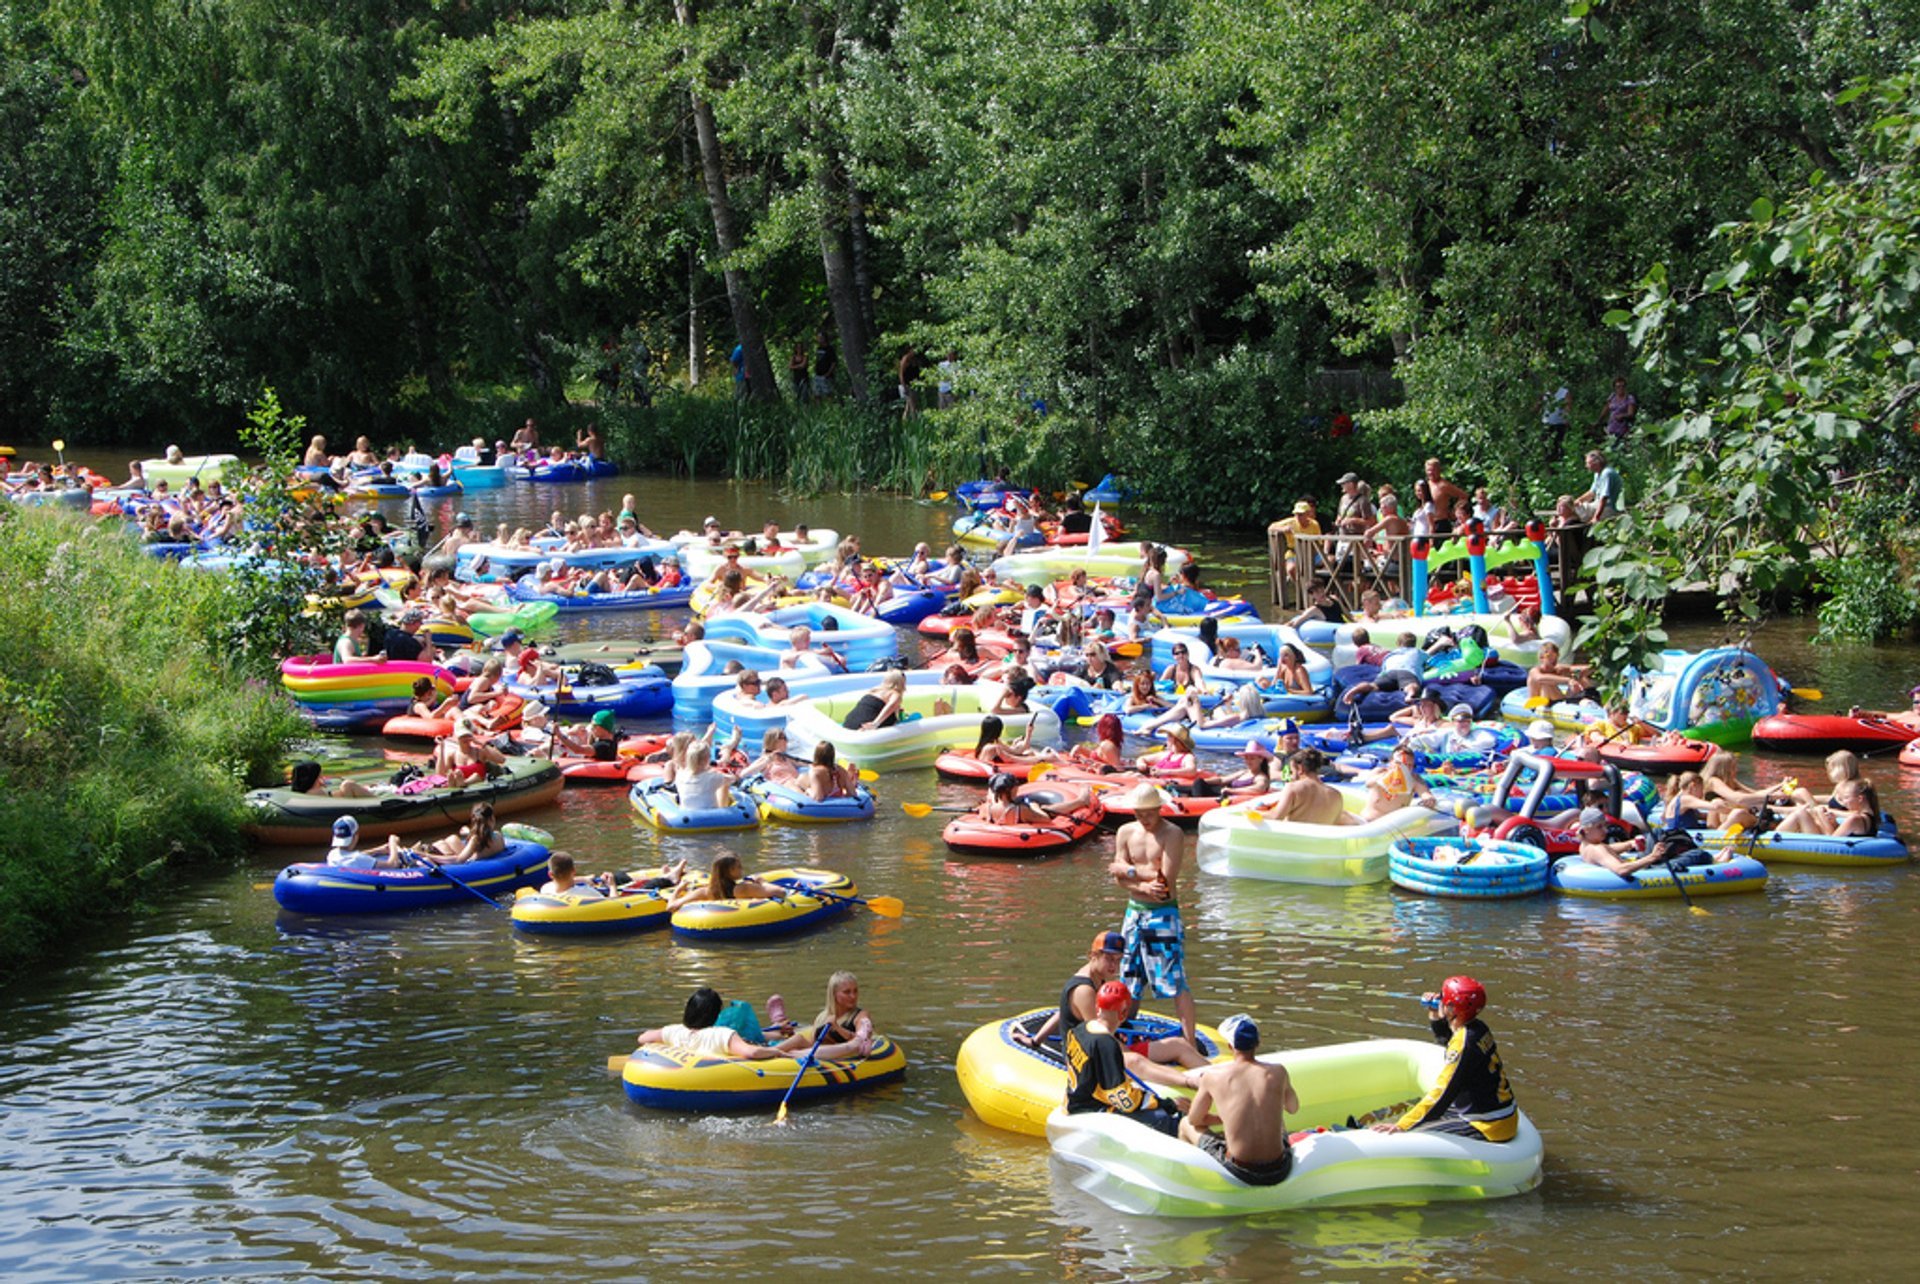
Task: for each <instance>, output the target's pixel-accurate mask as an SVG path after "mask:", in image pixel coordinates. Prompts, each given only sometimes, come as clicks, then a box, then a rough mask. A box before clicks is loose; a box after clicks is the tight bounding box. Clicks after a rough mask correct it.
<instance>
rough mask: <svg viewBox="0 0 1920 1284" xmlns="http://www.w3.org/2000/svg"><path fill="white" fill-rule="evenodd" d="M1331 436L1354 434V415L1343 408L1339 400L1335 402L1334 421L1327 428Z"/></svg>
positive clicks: (1349, 435)
mask: <svg viewBox="0 0 1920 1284" xmlns="http://www.w3.org/2000/svg"><path fill="white" fill-rule="evenodd" d="M1327 436H1329V437H1351V436H1353V416H1352V415H1350V414H1348V413H1347V412H1346V411H1345V410H1343V409H1341V407H1340V403H1339V402H1337V401H1336V402H1334V403H1333V422H1332V425H1331V426H1330V427H1329V428H1328V429H1327Z"/></svg>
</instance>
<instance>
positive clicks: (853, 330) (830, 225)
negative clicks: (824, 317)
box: [817, 148, 867, 402]
mask: <svg viewBox="0 0 1920 1284" xmlns="http://www.w3.org/2000/svg"><path fill="white" fill-rule="evenodd" d="M835 161H836V157H835V156H834V153H833V149H832V148H825V149H823V150H822V154H821V157H820V166H819V172H818V178H817V182H818V183H819V187H820V265H821V267H822V268H823V269H824V270H825V272H826V275H827V300H828V302H829V303H831V304H832V305H833V324H834V328H835V329H837V330H838V331H839V332H840V352H841V354H842V359H843V360H844V361H845V363H846V368H847V385H848V387H849V388H851V389H852V391H853V399H854V400H855V401H859V402H864V401H866V399H867V333H866V327H865V325H863V324H862V322H861V319H860V298H859V294H858V292H857V291H856V289H855V287H854V269H853V264H852V263H851V262H850V261H849V259H848V255H847V240H846V231H847V228H846V224H845V223H844V222H843V221H842V218H843V214H842V211H844V210H845V209H846V208H847V207H846V205H845V204H844V203H843V202H841V200H840V199H839V197H840V192H839V184H838V183H837V182H836V178H835V172H834V171H835Z"/></svg>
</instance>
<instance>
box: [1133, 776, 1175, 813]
mask: <svg viewBox="0 0 1920 1284" xmlns="http://www.w3.org/2000/svg"><path fill="white" fill-rule="evenodd" d="M1126 804H1127V806H1129V807H1131V808H1133V810H1134V812H1135V814H1138V813H1140V812H1142V811H1159V810H1160V809H1161V808H1162V807H1165V806H1166V805H1167V797H1166V795H1165V794H1163V793H1161V792H1160V791H1159V790H1158V789H1156V788H1154V787H1153V786H1152V785H1151V784H1148V783H1147V782H1145V781H1142V782H1141V783H1140V787H1139V788H1137V789H1135V790H1134V791H1133V792H1132V793H1129V794H1128V795H1127V797H1126Z"/></svg>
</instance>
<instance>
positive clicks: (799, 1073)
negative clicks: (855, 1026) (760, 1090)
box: [773, 1021, 833, 1125]
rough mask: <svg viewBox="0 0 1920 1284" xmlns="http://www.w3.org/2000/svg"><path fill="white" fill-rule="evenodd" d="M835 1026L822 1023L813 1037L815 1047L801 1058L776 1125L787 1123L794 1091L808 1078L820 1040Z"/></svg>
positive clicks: (829, 1023)
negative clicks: (788, 1107)
mask: <svg viewBox="0 0 1920 1284" xmlns="http://www.w3.org/2000/svg"><path fill="white" fill-rule="evenodd" d="M832 1025H833V1022H831V1021H822V1022H821V1023H820V1029H819V1031H818V1032H817V1033H816V1034H815V1035H814V1036H813V1046H812V1047H811V1048H808V1049H807V1055H806V1056H804V1057H802V1058H800V1068H799V1069H798V1070H795V1071H794V1072H793V1082H792V1083H790V1084H788V1085H787V1095H786V1096H784V1097H782V1098H780V1112H779V1113H778V1114H776V1115H774V1117H773V1122H774V1123H775V1124H776V1125H779V1124H784V1123H786V1122H787V1102H789V1101H791V1100H792V1099H793V1090H794V1089H795V1088H798V1087H799V1086H800V1080H801V1079H803V1078H805V1077H806V1073H807V1067H808V1066H810V1065H812V1064H813V1054H814V1053H816V1052H818V1051H819V1050H820V1040H822V1039H824V1038H826V1037H827V1031H828V1029H830V1028H831V1027H832Z"/></svg>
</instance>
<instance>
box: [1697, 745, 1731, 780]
mask: <svg viewBox="0 0 1920 1284" xmlns="http://www.w3.org/2000/svg"><path fill="white" fill-rule="evenodd" d="M1733 771H1734V760H1733V755H1732V754H1730V753H1726V752H1724V751H1723V752H1720V753H1716V754H1715V755H1713V757H1711V758H1709V759H1707V760H1706V762H1704V763H1702V764H1701V767H1700V779H1701V780H1703V781H1707V780H1719V781H1723V782H1725V783H1726V784H1729V785H1731V784H1736V783H1738V782H1737V781H1736V780H1735V779H1734V774H1733Z"/></svg>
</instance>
